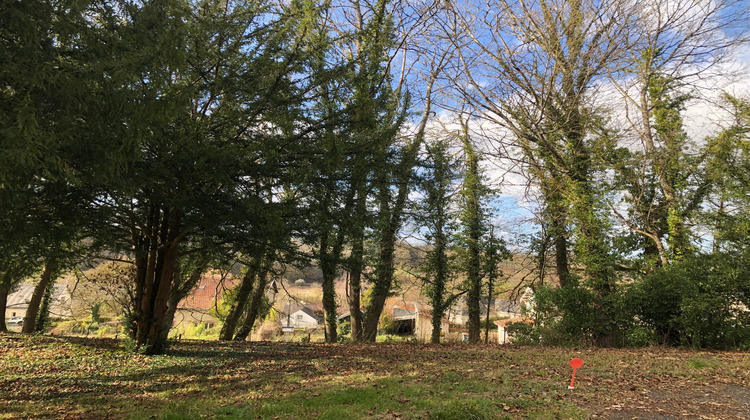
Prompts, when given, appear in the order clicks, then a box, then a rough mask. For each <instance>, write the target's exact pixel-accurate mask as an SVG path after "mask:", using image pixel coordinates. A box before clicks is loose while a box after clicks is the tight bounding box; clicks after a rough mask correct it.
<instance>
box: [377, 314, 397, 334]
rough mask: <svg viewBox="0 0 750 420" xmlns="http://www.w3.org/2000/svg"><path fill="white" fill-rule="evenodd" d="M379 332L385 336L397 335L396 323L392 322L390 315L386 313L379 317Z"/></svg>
mask: <svg viewBox="0 0 750 420" xmlns="http://www.w3.org/2000/svg"><path fill="white" fill-rule="evenodd" d="M378 325H379V328H378V329H379V330H380V331H381V332H382V333H383V334H387V335H393V334H397V333H398V322H396V320H394V319H393V318H392V317H391V316H390V315H388V314H387V313H386V312H383V313H382V314H381V315H380V322H379V324H378Z"/></svg>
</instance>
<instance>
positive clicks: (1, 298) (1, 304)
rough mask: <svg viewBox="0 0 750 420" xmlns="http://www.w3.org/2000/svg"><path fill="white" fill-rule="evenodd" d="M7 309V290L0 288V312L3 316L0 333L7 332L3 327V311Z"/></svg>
mask: <svg viewBox="0 0 750 420" xmlns="http://www.w3.org/2000/svg"><path fill="white" fill-rule="evenodd" d="M7 308H8V289H6V288H5V287H0V311H2V314H3V320H2V322H0V332H8V327H7V326H6V325H5V311H6V310H7Z"/></svg>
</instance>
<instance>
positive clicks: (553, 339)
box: [508, 283, 599, 346]
mask: <svg viewBox="0 0 750 420" xmlns="http://www.w3.org/2000/svg"><path fill="white" fill-rule="evenodd" d="M535 299H536V307H535V312H536V313H535V316H536V321H537V322H536V324H535V325H534V326H533V327H532V326H529V325H526V324H524V325H518V324H511V325H510V326H509V331H508V332H509V334H511V335H512V336H513V337H514V338H515V340H516V343H518V344H543V345H551V346H578V345H590V344H591V343H592V342H593V338H594V336H595V333H596V331H597V328H598V326H599V324H598V323H597V317H596V306H595V303H596V302H595V299H594V295H593V294H592V293H591V291H590V290H588V289H586V288H584V287H581V286H579V285H577V284H575V283H573V284H570V285H568V286H566V287H562V288H551V287H549V286H542V287H539V288H538V290H537V291H536V297H535Z"/></svg>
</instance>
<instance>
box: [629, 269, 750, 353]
mask: <svg viewBox="0 0 750 420" xmlns="http://www.w3.org/2000/svg"><path fill="white" fill-rule="evenodd" d="M747 267H748V265H747V261H744V259H743V258H742V257H741V256H738V257H736V258H728V256H727V255H701V256H696V257H692V258H690V259H687V260H685V261H682V262H677V263H674V264H672V265H670V266H668V267H664V268H662V269H659V270H657V271H656V272H654V273H653V274H650V275H648V276H645V277H644V278H643V279H641V280H639V281H637V282H636V283H635V284H633V285H632V286H631V287H630V290H629V291H628V294H627V296H628V301H629V305H630V306H631V308H632V309H631V311H632V313H633V314H634V315H635V317H636V319H637V320H639V321H641V322H642V323H643V325H644V326H646V327H647V328H649V329H650V330H651V331H652V332H653V334H654V335H655V338H656V340H657V342H658V343H659V344H664V345H684V346H688V347H693V348H714V349H729V348H742V347H745V346H748V345H750V313H748V312H746V311H742V310H741V309H740V308H741V306H742V305H746V306H750V302H749V301H748V300H750V290H749V289H750V281H748V274H750V273H748V269H747Z"/></svg>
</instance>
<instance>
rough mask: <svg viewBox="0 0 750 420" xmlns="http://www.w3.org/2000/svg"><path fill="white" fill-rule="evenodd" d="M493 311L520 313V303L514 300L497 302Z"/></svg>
mask: <svg viewBox="0 0 750 420" xmlns="http://www.w3.org/2000/svg"><path fill="white" fill-rule="evenodd" d="M495 310H497V311H502V312H515V313H519V312H521V303H520V302H516V301H514V300H503V299H501V300H498V301H497V304H496V306H495Z"/></svg>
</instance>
